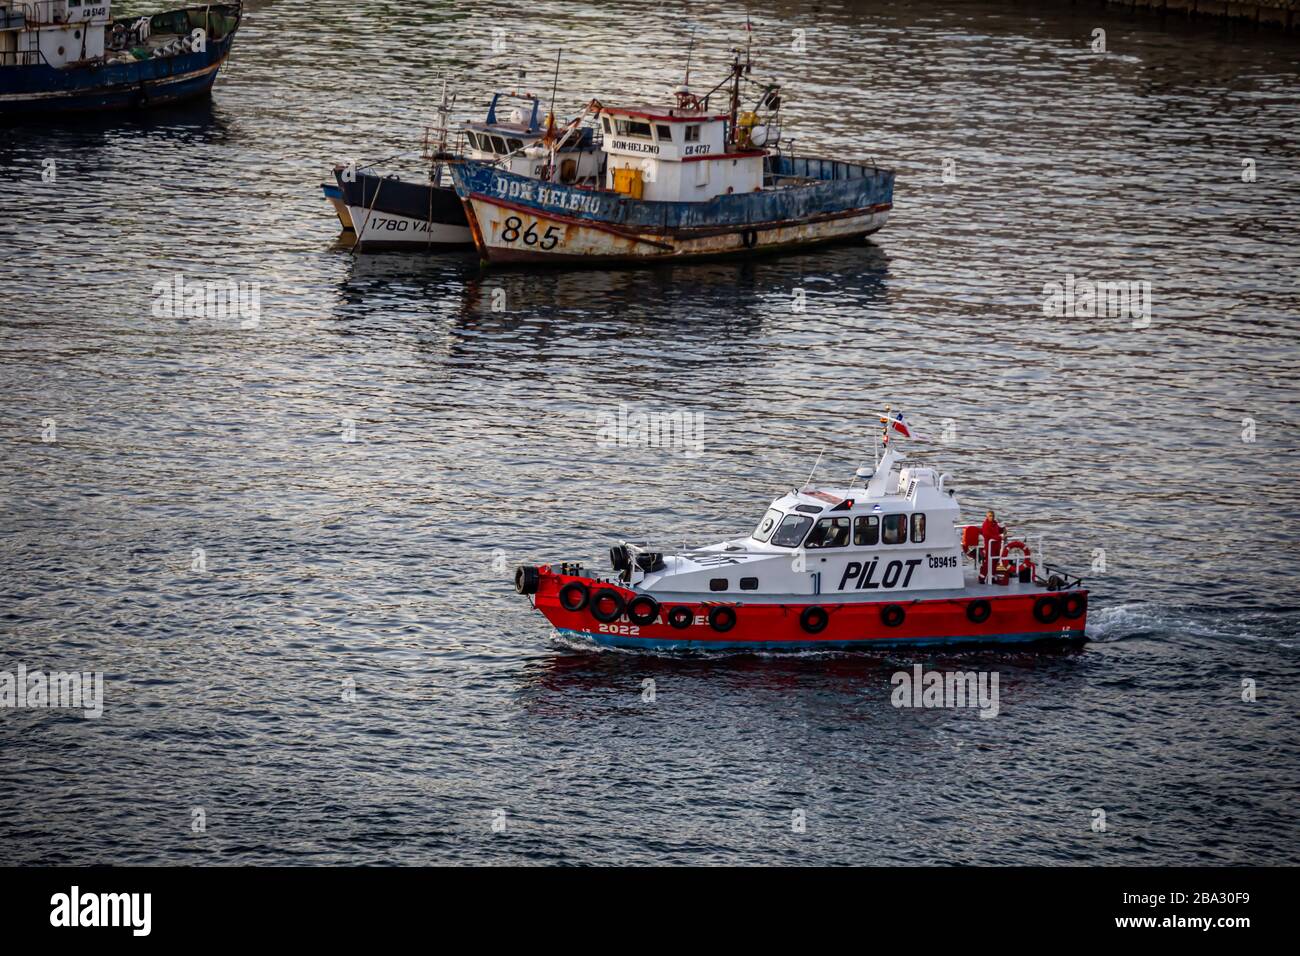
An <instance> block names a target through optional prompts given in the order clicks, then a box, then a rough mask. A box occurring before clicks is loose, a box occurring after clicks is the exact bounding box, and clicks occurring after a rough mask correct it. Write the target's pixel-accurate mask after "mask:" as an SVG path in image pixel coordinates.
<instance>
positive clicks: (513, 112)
mask: <svg viewBox="0 0 1300 956" xmlns="http://www.w3.org/2000/svg"><path fill="white" fill-rule="evenodd" d="M450 109H451V104H450V103H449V101H448V100H447V98H446V94H445V91H444V95H443V103H442V106H441V107H440V109H439V112H440V114H441V115H442V119H441V121H440V124H439V125H438V126H436V127H433V128H432V129H431V130H430V131H429V132H428V133H426V135H425V141H424V151H423V160H424V162H425V163H426V164H427V168H428V175H427V178H426V181H424V182H418V181H417V182H403V181H402V180H401V179H400V178H399V177H398V176H397V175H395V174H392V173H389V174H387V175H385V174H381V173H379V172H376V171H374V170H373V169H370V168H365V169H357V168H355V167H350V166H336V167H335V168H334V178H335V184H325V185H323V186H322V191H323V192H324V193H325V197H326V198H327V199H330V200H331V201H333V200H334V196H333V195H332V193H333V192H334V191H335V190H334V189H331V188H330V187H331V186H332V185H334V186H335V187H336V189H337V191H338V193H339V197H338V198H339V200H341V208H340V206H339V205H337V204H336V206H335V209H336V212H338V213H339V221H340V222H341V223H343V225H344V228H345V229H348V228H351V229H352V230H354V231H355V232H356V237H357V243H358V246H359V247H360V248H368V249H383V248H413V247H429V246H439V245H441V246H457V245H469V244H470V243H472V242H473V236H472V235H471V233H470V230H469V224H468V223H467V222H466V219H465V209H464V206H463V205H462V204H461V202H460V199H459V198H458V197H457V196H456V191H455V189H454V188H453V187H452V184H451V182H450V179H449V177H448V176H447V175H446V165H445V164H446V162H447V161H448V160H449V159H451V158H452V157H464V158H468V159H471V160H474V161H478V162H485V163H493V164H500V166H501V168H503V169H507V170H509V171H510V172H511V174H512V175H515V176H519V177H521V178H524V179H534V178H539V177H543V176H551V175H554V176H555V177H557V178H558V179H560V180H561V181H564V182H571V183H574V184H588V185H590V184H593V183H595V182H597V181H598V180H599V177H600V175H601V172H602V163H603V158H604V157H603V154H602V153H601V151H600V148H599V140H598V137H597V136H596V135H595V134H596V131H595V129H593V128H592V127H589V126H586V127H583V126H579V127H576V128H575V129H574V131H573V133H572V135H569V136H567V137H566V139H565V141H564V142H563V143H560V144H558V148H557V149H555V150H552V149H550V148H547V145H546V140H547V137H548V136H553V135H554V123H553V121H552V120H551V118H550V117H546V118H543V117H542V116H541V102H540V100H539V99H538V97H536V96H533V95H532V94H524V95H520V94H518V93H514V92H511V93H503V92H498V93H495V94H494V95H493V97H492V101H491V103H490V104H489V105H488V110H487V116H486V118H485V119H484V120H482V121H478V122H467V123H465V124H463V125H462V126H461V127H460V128H459V130H457V131H456V134H455V139H456V146H455V147H453V146H452V145H451V143H449V130H448V127H447V116H448V114H449V113H450ZM552 164H554V170H552V169H551V165H552ZM345 216H346V218H345ZM349 223H351V225H350V226H349V225H348V224H349Z"/></svg>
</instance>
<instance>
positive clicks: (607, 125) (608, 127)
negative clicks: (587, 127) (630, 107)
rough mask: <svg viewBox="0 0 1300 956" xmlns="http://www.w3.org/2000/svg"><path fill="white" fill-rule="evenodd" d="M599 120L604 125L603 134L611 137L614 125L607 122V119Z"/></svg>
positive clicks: (606, 117) (603, 117) (605, 117)
mask: <svg viewBox="0 0 1300 956" xmlns="http://www.w3.org/2000/svg"><path fill="white" fill-rule="evenodd" d="M600 120H601V122H602V123H603V124H604V125H605V132H606V133H609V134H611V135H612V134H613V132H614V124H613V123H611V122H610V121H609V117H608V116H602V117H601V118H600Z"/></svg>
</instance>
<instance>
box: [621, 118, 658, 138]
mask: <svg viewBox="0 0 1300 956" xmlns="http://www.w3.org/2000/svg"><path fill="white" fill-rule="evenodd" d="M614 126H615V127H616V128H617V129H618V135H619V136H639V137H640V138H641V139H649V138H650V124H649V123H642V122H639V121H637V120H622V119H621V120H615V121H614Z"/></svg>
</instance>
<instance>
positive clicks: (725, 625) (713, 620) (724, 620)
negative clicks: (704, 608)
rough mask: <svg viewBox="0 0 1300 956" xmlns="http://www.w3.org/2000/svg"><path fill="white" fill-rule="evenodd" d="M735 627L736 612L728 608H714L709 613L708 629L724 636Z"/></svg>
mask: <svg viewBox="0 0 1300 956" xmlns="http://www.w3.org/2000/svg"><path fill="white" fill-rule="evenodd" d="M735 626H736V612H735V610H734V609H733V608H729V607H721V606H719V607H715V608H712V609H711V610H710V611H709V627H711V628H713V629H714V630H715V631H717V632H718V633H719V634H725V633H726V632H727V631H729V630H731V629H732V628H733V627H735Z"/></svg>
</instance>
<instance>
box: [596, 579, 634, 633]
mask: <svg viewBox="0 0 1300 956" xmlns="http://www.w3.org/2000/svg"><path fill="white" fill-rule="evenodd" d="M625 610H627V605H626V604H624V603H623V595H621V594H619V593H618V592H617V591H615V590H614V589H613V588H601V589H600V590H599V591H597V592H596V593H595V594H593V595H592V596H591V616H592V617H594V618H595V619H596V620H598V621H600V623H602V624H610V623H612V622H614V621H617V620H618V619H619V618H620V617H622V616H623V612H624V611H625Z"/></svg>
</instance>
